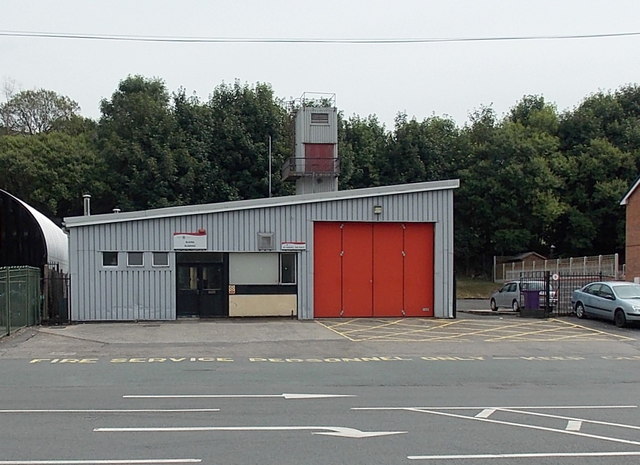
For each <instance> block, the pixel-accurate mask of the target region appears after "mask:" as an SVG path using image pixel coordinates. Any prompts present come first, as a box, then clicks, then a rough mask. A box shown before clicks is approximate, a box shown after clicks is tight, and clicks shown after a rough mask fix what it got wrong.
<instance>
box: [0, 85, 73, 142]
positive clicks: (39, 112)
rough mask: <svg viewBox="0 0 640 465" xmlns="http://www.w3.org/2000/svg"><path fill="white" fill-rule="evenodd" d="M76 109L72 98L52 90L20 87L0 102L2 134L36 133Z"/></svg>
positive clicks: (53, 125) (66, 117)
mask: <svg viewBox="0 0 640 465" xmlns="http://www.w3.org/2000/svg"><path fill="white" fill-rule="evenodd" d="M79 111H80V107H79V106H78V104H77V103H76V102H74V101H73V100H71V99H70V98H68V97H65V96H61V95H58V94H56V93H55V92H53V91H50V90H44V89H40V90H24V91H22V92H18V93H17V94H16V95H14V96H12V97H11V98H9V100H7V101H6V102H5V103H3V104H2V105H0V121H1V122H2V127H3V128H4V131H5V134H39V133H43V132H50V131H52V130H53V129H54V127H55V125H56V124H58V123H60V122H61V121H64V120H69V119H71V118H73V117H74V116H75V115H76V114H77V113H78V112H79Z"/></svg>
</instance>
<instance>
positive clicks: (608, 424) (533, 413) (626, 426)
mask: <svg viewBox="0 0 640 465" xmlns="http://www.w3.org/2000/svg"><path fill="white" fill-rule="evenodd" d="M501 410H503V411H505V412H512V413H523V414H526V415H533V416H537V417H546V418H558V419H560V420H576V421H581V422H583V423H593V424H594V425H604V426H615V427H617V428H627V429H638V430H640V426H634V425H625V424H622V423H611V422H608V421H598V420H588V419H586V418H574V417H565V416H562V415H549V414H548V413H540V412H527V411H523V410H517V409H509V408H505V409H501Z"/></svg>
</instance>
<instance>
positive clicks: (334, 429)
mask: <svg viewBox="0 0 640 465" xmlns="http://www.w3.org/2000/svg"><path fill="white" fill-rule="evenodd" d="M318 430H320V431H318ZM93 431H95V432H100V433H184V432H201V431H313V434H321V435H325V436H337V437H341V438H353V439H361V438H372V437H376V436H390V435H394V434H406V433H407V432H406V431H361V430H359V429H355V428H347V427H343V426H176V427H160V428H156V427H150V428H95V429H94V430H93Z"/></svg>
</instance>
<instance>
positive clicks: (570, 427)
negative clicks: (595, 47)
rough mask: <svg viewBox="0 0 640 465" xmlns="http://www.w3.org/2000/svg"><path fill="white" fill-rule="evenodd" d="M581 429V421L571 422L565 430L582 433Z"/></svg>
mask: <svg viewBox="0 0 640 465" xmlns="http://www.w3.org/2000/svg"><path fill="white" fill-rule="evenodd" d="M580 428H582V422H581V421H580V420H569V421H568V422H567V427H566V428H565V429H566V430H567V431H580Z"/></svg>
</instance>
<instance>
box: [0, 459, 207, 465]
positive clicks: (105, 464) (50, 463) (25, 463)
mask: <svg viewBox="0 0 640 465" xmlns="http://www.w3.org/2000/svg"><path fill="white" fill-rule="evenodd" d="M201 462H202V460H201V459H126V460H0V465H119V464H123V465H130V464H159V463H201Z"/></svg>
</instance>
